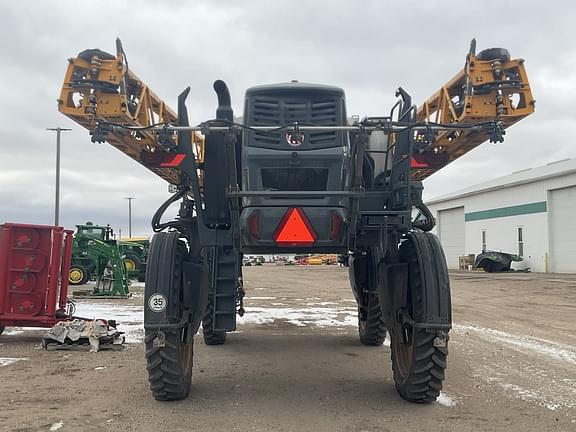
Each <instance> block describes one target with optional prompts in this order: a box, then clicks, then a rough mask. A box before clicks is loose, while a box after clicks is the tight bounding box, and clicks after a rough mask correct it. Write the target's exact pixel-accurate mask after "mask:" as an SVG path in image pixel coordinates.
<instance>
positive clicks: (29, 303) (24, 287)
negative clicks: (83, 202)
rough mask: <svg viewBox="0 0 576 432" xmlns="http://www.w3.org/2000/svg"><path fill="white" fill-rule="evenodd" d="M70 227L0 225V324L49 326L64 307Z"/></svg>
mask: <svg viewBox="0 0 576 432" xmlns="http://www.w3.org/2000/svg"><path fill="white" fill-rule="evenodd" d="M71 256H72V231H68V230H64V228H62V227H54V226H44V225H24V224H14V223H5V224H3V225H0V326H1V327H5V326H21V327H52V326H53V325H54V324H56V323H57V322H58V321H62V320H65V319H70V313H69V311H68V310H67V309H66V307H67V296H68V272H69V270H70V260H71Z"/></svg>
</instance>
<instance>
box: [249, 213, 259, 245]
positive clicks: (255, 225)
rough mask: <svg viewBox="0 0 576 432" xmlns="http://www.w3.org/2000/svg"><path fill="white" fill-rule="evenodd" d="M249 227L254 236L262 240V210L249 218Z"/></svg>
mask: <svg viewBox="0 0 576 432" xmlns="http://www.w3.org/2000/svg"><path fill="white" fill-rule="evenodd" d="M248 229H249V230H250V235H251V236H252V237H254V238H255V239H256V240H260V212H259V211H258V210H256V211H255V212H254V213H252V215H251V216H250V217H249V218H248Z"/></svg>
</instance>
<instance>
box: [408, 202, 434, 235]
mask: <svg viewBox="0 0 576 432" xmlns="http://www.w3.org/2000/svg"><path fill="white" fill-rule="evenodd" d="M416 208H417V209H418V210H419V211H420V213H422V214H423V215H424V218H425V220H424V221H422V220H418V218H417V220H415V221H414V223H413V224H412V226H413V227H414V228H418V229H419V230H422V231H432V229H434V227H435V226H436V218H435V217H434V215H432V212H431V211H430V209H429V208H428V207H427V206H426V204H424V203H420V204H418V205H417V206H416Z"/></svg>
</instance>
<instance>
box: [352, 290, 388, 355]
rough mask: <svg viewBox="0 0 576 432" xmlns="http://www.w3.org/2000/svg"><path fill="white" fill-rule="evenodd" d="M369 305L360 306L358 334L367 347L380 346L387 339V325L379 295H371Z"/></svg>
mask: <svg viewBox="0 0 576 432" xmlns="http://www.w3.org/2000/svg"><path fill="white" fill-rule="evenodd" d="M367 297H368V301H367V304H366V305H365V306H364V307H361V306H358V334H359V336H360V342H362V344H363V345H367V346H379V345H382V344H383V343H384V340H385V339H386V325H385V324H384V318H383V317H382V313H381V312H380V302H379V301H378V294H376V293H374V294H369V295H368V296H367Z"/></svg>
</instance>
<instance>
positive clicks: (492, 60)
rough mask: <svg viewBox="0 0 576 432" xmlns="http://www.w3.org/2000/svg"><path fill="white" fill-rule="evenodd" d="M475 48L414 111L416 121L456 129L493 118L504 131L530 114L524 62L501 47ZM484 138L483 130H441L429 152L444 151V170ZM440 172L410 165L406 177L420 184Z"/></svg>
mask: <svg viewBox="0 0 576 432" xmlns="http://www.w3.org/2000/svg"><path fill="white" fill-rule="evenodd" d="M475 44H476V43H475V41H474V40H473V41H472V46H471V49H470V52H469V54H468V56H467V57H466V64H465V66H464V69H462V70H461V71H460V72H459V73H458V74H457V75H456V76H455V77H454V78H452V79H451V80H450V81H448V82H447V83H446V84H445V85H444V86H443V87H442V88H441V89H440V90H439V91H437V92H436V93H435V94H434V95H433V96H432V97H430V98H429V99H428V100H427V101H425V102H424V103H423V104H422V106H420V107H419V108H418V111H417V115H416V117H417V121H418V122H425V121H428V122H434V123H442V124H453V125H455V126H456V125H466V124H470V123H479V122H484V121H491V120H495V121H498V122H501V124H502V128H503V129H506V128H508V127H510V126H512V125H513V124H514V123H516V122H517V121H519V120H521V119H523V118H524V117H526V116H528V115H530V114H532V113H533V112H534V99H533V98H532V92H531V91H530V84H529V82H528V76H527V75H526V70H525V68H524V60H522V59H510V54H509V53H508V51H507V50H504V49H502V48H492V49H488V50H485V51H483V52H481V53H479V54H478V55H476V54H475V53H474V51H475ZM489 138H490V133H489V131H486V130H478V129H456V130H448V131H442V132H440V133H439V134H438V136H437V137H436V140H435V142H434V144H433V151H434V152H435V153H437V154H443V153H445V155H446V156H447V158H446V160H445V162H444V163H443V164H442V166H444V165H446V164H447V163H450V162H452V161H453V160H455V159H457V158H459V157H460V156H462V155H464V154H466V153H467V152H469V151H470V150H472V149H474V148H475V147H477V146H478V145H480V144H481V143H483V142H484V141H486V140H488V139H489ZM440 168H441V167H436V168H432V169H431V168H425V167H422V168H416V167H414V170H413V172H412V178H413V179H415V180H423V179H425V178H426V177H428V176H430V175H431V174H432V173H434V172H435V171H437V170H438V169H440Z"/></svg>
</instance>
